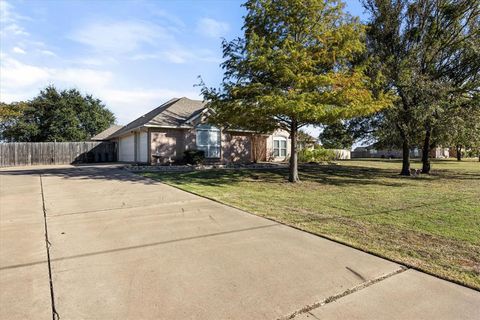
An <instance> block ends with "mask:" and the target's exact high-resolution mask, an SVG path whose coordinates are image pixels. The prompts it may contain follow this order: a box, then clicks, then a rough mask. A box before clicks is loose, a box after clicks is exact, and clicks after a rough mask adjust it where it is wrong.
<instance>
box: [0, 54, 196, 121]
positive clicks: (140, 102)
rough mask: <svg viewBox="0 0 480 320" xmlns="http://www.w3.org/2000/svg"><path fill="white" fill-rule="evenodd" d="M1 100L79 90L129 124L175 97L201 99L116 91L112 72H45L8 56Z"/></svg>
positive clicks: (1, 74) (0, 77)
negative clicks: (46, 89)
mask: <svg viewBox="0 0 480 320" xmlns="http://www.w3.org/2000/svg"><path fill="white" fill-rule="evenodd" d="M0 60H1V62H0V100H1V101H2V102H7V103H9V102H12V101H20V100H28V99H31V98H33V97H34V96H35V95H37V94H38V92H39V90H40V89H43V88H44V87H45V86H47V85H49V84H53V85H55V86H57V87H58V88H59V89H65V88H72V87H74V88H78V89H79V90H81V91H82V92H84V93H91V94H93V95H94V96H95V97H97V98H99V99H101V100H102V101H103V102H104V103H105V104H106V105H107V107H108V108H109V109H110V110H112V111H113V112H114V113H115V115H116V116H117V118H118V121H119V123H123V124H126V123H128V122H130V121H132V120H133V119H135V118H136V117H139V116H140V115H142V114H144V113H146V112H148V111H150V110H151V109H153V108H154V107H156V106H158V105H160V104H161V103H163V102H165V101H167V100H169V99H171V98H173V97H183V96H186V97H189V98H192V99H201V98H200V95H199V92H198V91H194V90H188V91H181V90H169V89H145V88H129V89H122V88H118V87H116V82H115V81H114V80H115V76H114V74H113V73H111V72H109V71H101V70H95V69H90V68H46V67H39V66H34V65H30V64H26V63H23V62H21V61H19V60H17V59H15V58H12V57H10V56H8V55H5V54H3V55H1V56H0Z"/></svg>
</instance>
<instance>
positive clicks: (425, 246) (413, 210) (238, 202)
mask: <svg viewBox="0 0 480 320" xmlns="http://www.w3.org/2000/svg"><path fill="white" fill-rule="evenodd" d="M400 167H401V163H400V161H394V160H359V161H357V160H351V161H338V162H337V163H336V164H331V165H319V166H315V167H308V168H307V167H306V168H302V169H301V170H300V179H301V180H302V182H300V183H298V184H290V183H288V182H287V181H286V177H287V175H288V173H287V171H286V170H284V169H281V170H263V171H258V170H235V171H234V170H210V171H195V172H188V173H144V174H143V175H145V176H147V177H150V178H153V179H158V180H160V181H162V182H165V183H167V184H170V185H173V186H176V187H179V188H181V189H184V190H187V191H191V192H194V193H197V194H199V195H202V196H207V197H210V198H213V199H216V200H218V201H220V202H223V203H226V204H230V205H233V206H235V207H238V208H242V209H245V210H247V211H249V212H252V213H254V214H257V215H259V216H264V217H268V218H271V219H274V220H277V221H280V222H283V223H286V224H289V225H293V226H296V227H298V228H301V229H304V230H307V231H310V232H313V233H316V234H319V235H323V236H326V237H328V238H331V239H335V240H338V241H340V242H343V243H346V244H349V245H351V246H353V247H356V248H360V249H363V250H366V251H369V252H372V253H375V254H378V255H380V256H383V257H387V258H390V259H393V260H395V261H398V262H400V263H403V264H406V265H409V266H415V267H417V268H418V269H421V270H424V271H427V272H429V273H432V274H436V275H438V276H440V277H442V278H446V279H451V280H455V281H457V282H459V283H463V284H466V285H469V286H472V287H476V288H479V289H480V163H479V162H478V160H477V161H473V160H471V161H462V162H457V161H452V160H443V161H434V162H433V163H432V174H431V175H425V176H420V177H401V176H399V175H398V172H399V170H400ZM412 167H414V168H419V167H420V164H419V163H413V165H412Z"/></svg>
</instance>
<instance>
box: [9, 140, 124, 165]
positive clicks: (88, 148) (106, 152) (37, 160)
mask: <svg viewBox="0 0 480 320" xmlns="http://www.w3.org/2000/svg"><path fill="white" fill-rule="evenodd" d="M114 161H117V144H116V143H115V142H9V143H0V167H11V166H29V165H42V164H73V163H85V162H88V163H90V162H114Z"/></svg>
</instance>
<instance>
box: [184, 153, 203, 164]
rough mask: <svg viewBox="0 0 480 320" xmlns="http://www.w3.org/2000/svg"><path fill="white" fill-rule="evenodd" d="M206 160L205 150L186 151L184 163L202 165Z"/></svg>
mask: <svg viewBox="0 0 480 320" xmlns="http://www.w3.org/2000/svg"><path fill="white" fill-rule="evenodd" d="M203 160H205V151H203V150H186V151H185V152H183V161H185V163H186V164H192V165H196V164H201V163H203Z"/></svg>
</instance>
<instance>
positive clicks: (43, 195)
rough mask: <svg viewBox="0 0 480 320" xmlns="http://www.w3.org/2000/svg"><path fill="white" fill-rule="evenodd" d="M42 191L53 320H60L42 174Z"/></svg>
mask: <svg viewBox="0 0 480 320" xmlns="http://www.w3.org/2000/svg"><path fill="white" fill-rule="evenodd" d="M40 189H41V192H42V209H43V223H44V226H45V248H46V249H47V265H48V279H49V282H50V301H51V307H52V319H53V320H60V315H59V314H58V312H57V310H56V308H55V293H54V290H53V278H52V264H51V261H50V247H51V246H52V243H51V242H50V240H49V239H48V225H47V209H46V207H45V194H44V192H43V181H42V175H41V174H40Z"/></svg>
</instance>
